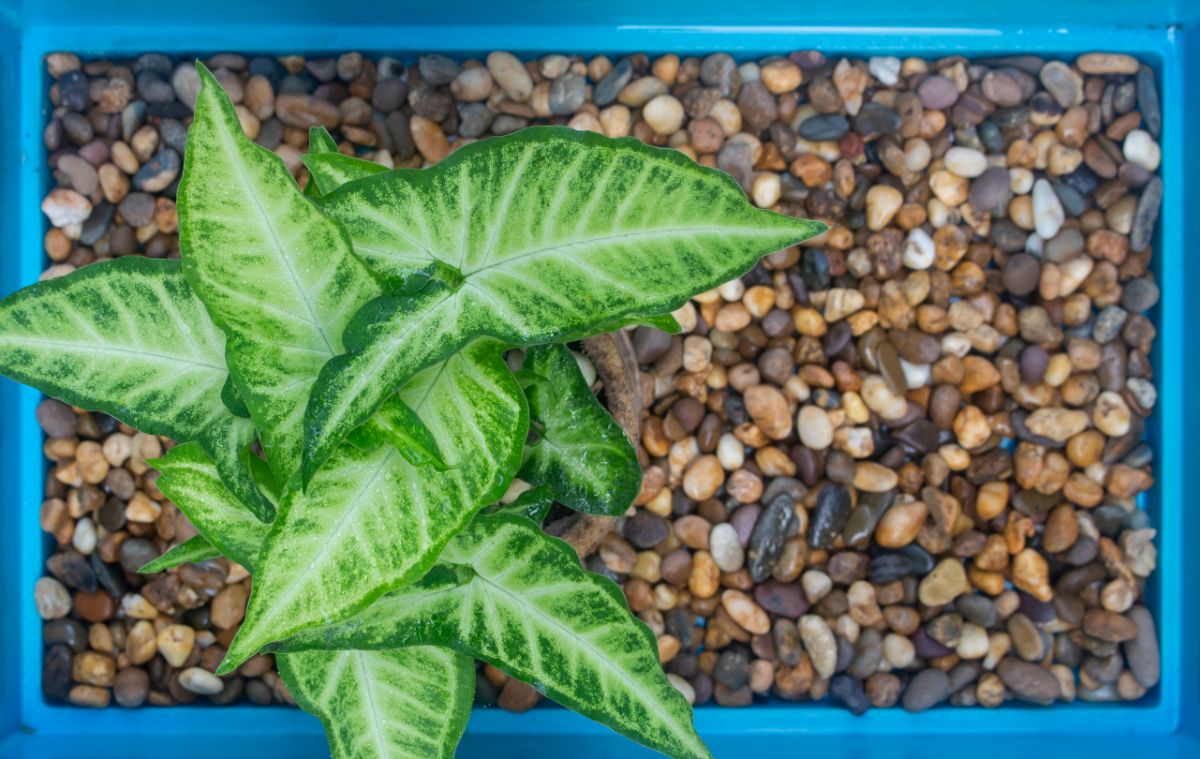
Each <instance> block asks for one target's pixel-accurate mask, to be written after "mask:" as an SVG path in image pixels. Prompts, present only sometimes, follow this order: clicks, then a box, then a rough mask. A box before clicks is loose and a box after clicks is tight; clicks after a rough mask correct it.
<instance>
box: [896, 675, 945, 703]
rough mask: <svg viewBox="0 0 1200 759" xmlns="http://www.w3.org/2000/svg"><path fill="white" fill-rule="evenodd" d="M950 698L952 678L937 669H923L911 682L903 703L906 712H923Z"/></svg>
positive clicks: (905, 692)
mask: <svg viewBox="0 0 1200 759" xmlns="http://www.w3.org/2000/svg"><path fill="white" fill-rule="evenodd" d="M949 696H950V678H949V677H948V676H947V675H946V673H945V672H942V671H941V670H937V669H923V670H921V671H920V672H918V673H917V674H916V676H915V677H913V679H912V681H911V682H909V684H908V688H907V689H905V691H904V698H903V699H902V700H901V703H902V704H903V706H904V709H905V711H909V712H923V711H925V710H926V709H929V708H931V707H934V706H937V705H938V704H940V703H941V702H943V701H945V700H946V699H947V698H948V697H949Z"/></svg>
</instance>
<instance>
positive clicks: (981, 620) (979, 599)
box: [954, 593, 996, 629]
mask: <svg viewBox="0 0 1200 759" xmlns="http://www.w3.org/2000/svg"><path fill="white" fill-rule="evenodd" d="M954 608H955V609H957V610H958V612H959V613H960V614H962V615H963V616H964V617H966V619H967V621H969V622H974V623H975V624H977V625H979V626H980V627H983V628H985V629H986V628H989V627H991V626H992V625H994V624H996V605H995V604H994V603H992V599H990V598H988V597H987V596H982V595H979V594H978V593H970V594H967V595H962V596H959V597H958V598H956V599H954Z"/></svg>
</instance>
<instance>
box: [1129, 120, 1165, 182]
mask: <svg viewBox="0 0 1200 759" xmlns="http://www.w3.org/2000/svg"><path fill="white" fill-rule="evenodd" d="M1121 150H1122V153H1123V154H1124V156H1125V160H1126V161H1132V162H1133V163H1135V164H1137V165H1138V166H1141V167H1142V168H1143V169H1145V170H1146V171H1148V172H1151V173H1153V172H1154V171H1157V170H1158V165H1159V163H1160V162H1161V161H1162V148H1160V147H1159V146H1158V143H1157V142H1155V141H1154V137H1152V136H1151V135H1150V133H1149V132H1147V131H1146V130H1144V129H1134V130H1133V131H1131V132H1130V133H1129V134H1127V135H1125V142H1124V144H1123V145H1122V148H1121Z"/></svg>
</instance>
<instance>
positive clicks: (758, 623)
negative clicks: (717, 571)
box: [721, 589, 771, 635]
mask: <svg viewBox="0 0 1200 759" xmlns="http://www.w3.org/2000/svg"><path fill="white" fill-rule="evenodd" d="M721 606H723V607H724V608H725V611H727V612H729V616H731V617H733V621H734V622H737V623H738V625H739V626H740V627H741V628H742V629H743V630H745V631H746V632H748V633H750V634H752V635H765V634H766V633H769V632H770V631H771V618H770V617H768V616H767V613H766V612H765V611H763V610H762V608H761V607H759V605H758V604H756V603H754V599H753V598H751V597H750V596H748V595H746V594H745V593H743V592H742V591H740V590H732V589H731V590H726V591H725V592H724V593H722V594H721Z"/></svg>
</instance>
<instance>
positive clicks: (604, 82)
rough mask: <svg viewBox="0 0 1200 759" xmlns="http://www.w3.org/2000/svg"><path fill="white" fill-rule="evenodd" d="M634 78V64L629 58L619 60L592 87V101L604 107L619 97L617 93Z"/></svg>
mask: <svg viewBox="0 0 1200 759" xmlns="http://www.w3.org/2000/svg"><path fill="white" fill-rule="evenodd" d="M631 78H633V64H632V63H630V62H629V59H628V58H622V59H621V60H619V61H617V63H616V65H615V66H613V67H612V70H611V71H609V72H608V74H606V75H605V77H604V78H603V79H601V80H600V81H599V82H598V83H597V84H596V86H595V88H593V89H592V102H594V103H595V104H596V105H598V106H600V107H601V108H603V107H604V106H606V105H609V104H611V103H612V102H613V101H614V100H616V99H617V95H618V94H619V93H620V92H621V90H622V89H624V88H625V85H627V84H629V80H630V79H631Z"/></svg>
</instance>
